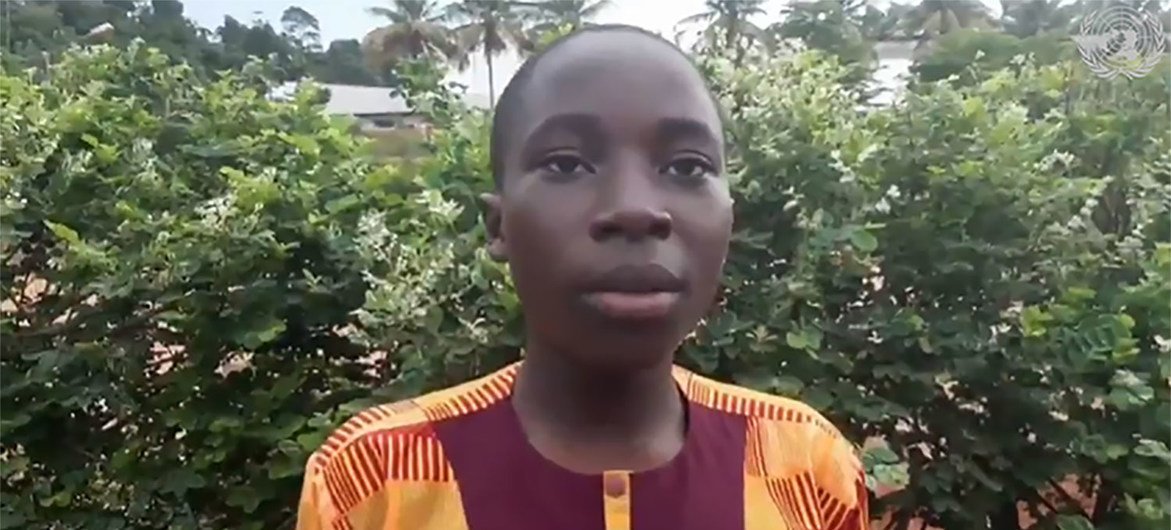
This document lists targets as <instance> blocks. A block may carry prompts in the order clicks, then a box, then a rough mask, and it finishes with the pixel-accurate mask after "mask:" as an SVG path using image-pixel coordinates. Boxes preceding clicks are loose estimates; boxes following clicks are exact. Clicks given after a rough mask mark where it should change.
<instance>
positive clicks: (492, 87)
mask: <svg viewBox="0 0 1171 530" xmlns="http://www.w3.org/2000/svg"><path fill="white" fill-rule="evenodd" d="M484 59H485V60H487V61H488V110H494V109H495V108H496V78H495V77H494V72H493V71H492V50H489V49H488V48H487V46H485V47H484Z"/></svg>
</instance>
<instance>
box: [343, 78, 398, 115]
mask: <svg viewBox="0 0 1171 530" xmlns="http://www.w3.org/2000/svg"><path fill="white" fill-rule="evenodd" d="M325 89H326V90H329V102H328V103H326V104H325V111H326V112H328V113H330V114H349V115H352V116H361V115H369V114H406V113H409V112H410V108H408V107H407V102H406V101H404V100H403V99H402V98H398V97H393V96H391V92H390V89H389V88H386V87H376V86H358V85H332V84H330V85H325Z"/></svg>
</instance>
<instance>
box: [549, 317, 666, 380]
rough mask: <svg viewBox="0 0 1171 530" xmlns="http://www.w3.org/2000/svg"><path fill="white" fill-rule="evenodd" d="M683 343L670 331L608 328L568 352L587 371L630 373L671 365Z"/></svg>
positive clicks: (578, 343)
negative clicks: (676, 351)
mask: <svg viewBox="0 0 1171 530" xmlns="http://www.w3.org/2000/svg"><path fill="white" fill-rule="evenodd" d="M603 337H605V338H603ZM682 340H683V337H682V336H681V335H679V334H678V333H675V332H674V330H673V329H658V330H651V329H647V328H645V327H643V328H642V329H633V327H632V328H629V329H625V330H622V329H610V330H606V331H599V332H598V333H597V334H594V335H593V336H592V337H589V338H588V339H584V340H582V341H580V342H577V344H576V345H575V347H571V348H570V349H569V351H570V352H572V353H571V355H573V356H574V357H575V358H576V361H577V363H578V364H580V365H581V366H583V367H586V368H588V369H593V370H599V371H606V372H610V371H615V372H630V371H639V370H649V369H652V368H655V367H658V366H662V365H663V364H664V363H666V364H670V363H671V362H673V360H674V358H675V350H676V349H677V348H678V346H679V344H680V342H682ZM583 346H585V347H584V348H583Z"/></svg>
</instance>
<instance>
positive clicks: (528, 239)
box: [501, 201, 582, 283]
mask: <svg viewBox="0 0 1171 530" xmlns="http://www.w3.org/2000/svg"><path fill="white" fill-rule="evenodd" d="M538 202H539V201H517V202H514V203H513V204H511V205H508V206H506V207H505V208H504V211H503V215H504V217H503V219H502V225H501V232H502V235H503V236H504V243H505V246H506V248H507V254H508V261H509V263H510V264H511V266H512V267H513V268H514V269H516V270H517V272H521V273H523V276H524V277H526V278H527V277H528V276H531V275H535V276H538V277H540V278H542V279H545V278H549V277H551V276H552V273H553V272H554V271H555V270H556V269H557V268H558V264H560V263H562V262H564V261H565V259H566V258H565V255H566V252H567V250H568V248H569V247H570V245H571V244H572V242H573V241H575V240H576V238H577V235H576V234H575V233H574V232H580V231H581V230H582V229H576V230H575V228H574V227H575V226H576V225H575V220H574V218H573V214H572V212H571V211H568V209H566V208H550V207H548V206H539V205H538V204H537V203H538ZM534 283H535V282H534Z"/></svg>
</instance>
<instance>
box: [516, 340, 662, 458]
mask: <svg viewBox="0 0 1171 530" xmlns="http://www.w3.org/2000/svg"><path fill="white" fill-rule="evenodd" d="M530 344H532V343H530ZM671 359H672V357H671V356H669V355H668V356H664V360H663V362H661V363H659V364H656V365H654V366H651V367H648V368H645V369H640V370H635V371H622V372H614V371H598V370H591V369H589V368H587V367H583V366H581V364H579V363H576V362H573V361H572V360H571V359H569V357H568V356H567V355H563V354H560V353H558V352H553V351H548V350H546V349H543V348H540V347H537V348H530V349H529V350H527V353H526V355H525V361H524V363H523V364H522V365H521V366H520V372H519V373H518V375H517V381H516V386H515V387H514V389H513V404H514V406H515V407H516V410H517V413H518V414H519V415H521V416H522V417H526V419H529V420H531V421H534V422H536V423H540V424H542V425H544V426H545V427H546V428H547V429H549V430H550V432H554V433H557V434H558V435H559V436H567V437H572V439H576V440H589V439H611V440H612V439H615V438H617V439H627V440H631V439H638V438H644V437H653V436H655V435H657V434H660V433H663V432H664V431H670V430H674V429H677V428H679V427H680V426H682V425H683V422H684V407H683V402H682V399H681V398H680V396H679V390H678V387H677V386H676V384H675V380H674V378H673V377H672V374H671V370H672V365H671Z"/></svg>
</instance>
